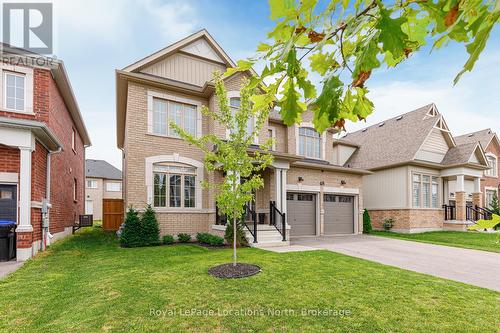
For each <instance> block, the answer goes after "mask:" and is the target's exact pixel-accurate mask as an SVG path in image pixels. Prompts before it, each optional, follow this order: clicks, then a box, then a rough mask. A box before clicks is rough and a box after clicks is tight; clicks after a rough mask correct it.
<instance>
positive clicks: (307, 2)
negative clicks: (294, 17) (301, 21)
mask: <svg viewBox="0 0 500 333" xmlns="http://www.w3.org/2000/svg"><path fill="white" fill-rule="evenodd" d="M317 2H318V0H301V1H300V11H301V12H305V11H307V10H310V9H313V8H314V7H315V6H316V3H317Z"/></svg>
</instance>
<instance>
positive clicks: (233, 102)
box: [229, 97, 254, 135]
mask: <svg viewBox="0 0 500 333" xmlns="http://www.w3.org/2000/svg"><path fill="white" fill-rule="evenodd" d="M229 107H230V108H231V113H232V114H233V118H234V115H235V114H236V113H237V112H238V110H239V108H240V107H241V99H240V98H239V97H231V98H230V99H229ZM253 125H254V118H253V117H250V118H249V119H248V120H247V124H246V128H245V131H246V133H247V135H252V133H253ZM234 126H235V128H232V129H230V132H233V131H234V130H236V127H237V124H236V123H235V124H234Z"/></svg>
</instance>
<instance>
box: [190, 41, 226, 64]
mask: <svg viewBox="0 0 500 333" xmlns="http://www.w3.org/2000/svg"><path fill="white" fill-rule="evenodd" d="M181 51H184V52H186V53H189V54H193V55H195V56H198V57H201V58H206V59H210V60H213V61H217V62H222V63H224V62H225V61H224V60H223V59H222V58H221V57H220V56H219V55H218V54H217V53H216V52H215V51H214V49H213V48H212V47H211V46H210V45H209V44H208V42H207V41H206V39H205V38H199V39H197V40H195V41H194V42H192V43H191V44H188V45H186V46H185V47H183V48H182V49H181Z"/></svg>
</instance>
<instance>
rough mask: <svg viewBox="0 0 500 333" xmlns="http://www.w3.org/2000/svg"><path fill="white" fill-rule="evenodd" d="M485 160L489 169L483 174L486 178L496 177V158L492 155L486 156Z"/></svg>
mask: <svg viewBox="0 0 500 333" xmlns="http://www.w3.org/2000/svg"><path fill="white" fill-rule="evenodd" d="M486 158H487V160H488V165H489V166H490V167H491V169H488V170H486V171H485V172H484V174H485V175H486V176H488V177H497V176H498V164H497V163H498V161H497V157H496V156H493V155H486Z"/></svg>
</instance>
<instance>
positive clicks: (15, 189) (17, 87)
mask: <svg viewBox="0 0 500 333" xmlns="http://www.w3.org/2000/svg"><path fill="white" fill-rule="evenodd" d="M11 52H13V51H12V50H10V51H9V49H8V48H4V50H3V56H4V57H7V56H10V55H11V54H14V53H11ZM32 58H33V57H32V56H26V57H25V59H32ZM13 59H14V58H13ZM38 59H40V58H38ZM27 63H28V62H23V64H22V65H21V64H19V63H16V64H9V63H6V62H3V63H2V64H0V76H1V80H0V102H1V105H0V219H2V220H11V221H15V222H16V223H17V229H16V232H17V260H19V261H22V260H26V259H28V258H30V257H32V256H33V255H34V254H36V253H37V252H38V251H39V250H43V249H44V248H45V247H46V246H47V245H49V244H50V243H51V242H53V241H54V240H57V239H59V238H61V237H64V236H66V235H68V234H70V233H71V230H72V225H74V223H75V221H76V220H77V219H78V216H79V215H80V214H83V203H84V161H85V147H88V146H89V145H90V139H89V136H88V134H87V130H86V128H85V125H84V122H83V119H82V116H81V114H80V111H79V109H78V105H77V102H76V99H75V96H74V94H73V91H72V88H71V85H70V82H69V79H68V76H67V73H66V70H65V68H64V64H63V62H62V61H59V60H54V59H50V63H51V65H50V66H47V67H44V66H28V65H27Z"/></svg>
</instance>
